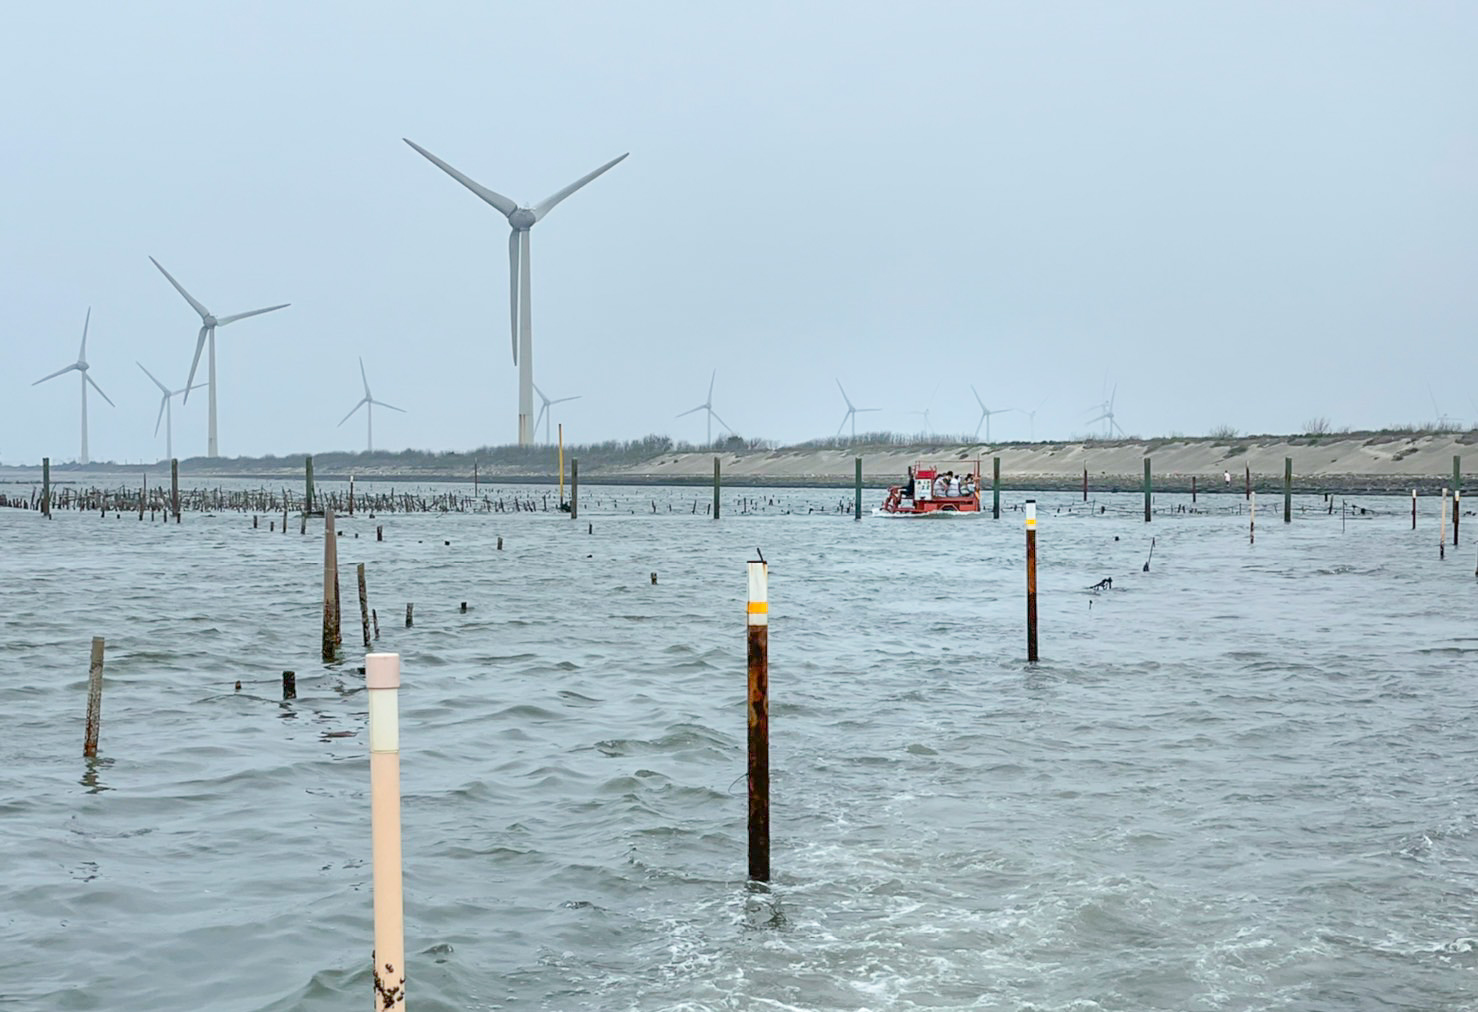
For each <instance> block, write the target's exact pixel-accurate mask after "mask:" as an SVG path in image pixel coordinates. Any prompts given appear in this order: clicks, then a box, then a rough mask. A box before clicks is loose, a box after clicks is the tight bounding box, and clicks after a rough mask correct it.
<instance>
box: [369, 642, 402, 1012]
mask: <svg viewBox="0 0 1478 1012" xmlns="http://www.w3.org/2000/svg"><path fill="white" fill-rule="evenodd" d="M364 681H365V686H366V688H368V690H369V692H368V695H369V747H370V838H371V841H372V842H371V854H372V857H373V865H374V889H375V896H374V907H375V949H374V954H373V960H374V988H375V995H374V1007H375V1010H376V1012H392V1010H393V1012H404V1010H405V978H406V972H405V923H404V919H405V908H404V901H403V899H402V894H401V873H402V869H401V853H400V655H399V654H369V655H367V656H366V657H365V659H364Z"/></svg>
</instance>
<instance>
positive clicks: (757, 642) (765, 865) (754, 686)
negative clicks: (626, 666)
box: [748, 559, 770, 882]
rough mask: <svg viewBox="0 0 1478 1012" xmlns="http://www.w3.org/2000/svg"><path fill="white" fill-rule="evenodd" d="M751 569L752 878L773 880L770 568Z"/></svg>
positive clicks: (755, 564) (757, 564)
mask: <svg viewBox="0 0 1478 1012" xmlns="http://www.w3.org/2000/svg"><path fill="white" fill-rule="evenodd" d="M748 568H749V878H750V880H751V881H754V882H768V881H770V567H769V564H768V563H766V562H765V561H764V560H763V559H760V560H758V561H752V562H750V563H749V564H748Z"/></svg>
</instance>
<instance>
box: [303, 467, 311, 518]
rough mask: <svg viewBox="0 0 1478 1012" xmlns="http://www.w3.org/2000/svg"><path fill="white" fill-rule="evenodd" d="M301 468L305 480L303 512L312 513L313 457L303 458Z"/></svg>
mask: <svg viewBox="0 0 1478 1012" xmlns="http://www.w3.org/2000/svg"><path fill="white" fill-rule="evenodd" d="M303 470H304V473H305V482H306V484H305V488H306V491H304V493H303V512H304V513H312V512H313V458H312V456H309V457H308V458H307V460H305V461H304V462H303Z"/></svg>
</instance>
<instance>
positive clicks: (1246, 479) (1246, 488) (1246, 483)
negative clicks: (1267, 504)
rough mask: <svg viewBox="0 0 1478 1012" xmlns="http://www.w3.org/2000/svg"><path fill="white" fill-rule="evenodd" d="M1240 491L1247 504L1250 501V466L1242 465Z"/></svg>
mask: <svg viewBox="0 0 1478 1012" xmlns="http://www.w3.org/2000/svg"><path fill="white" fill-rule="evenodd" d="M1242 489H1243V494H1244V496H1245V497H1246V499H1247V501H1248V502H1251V501H1252V465H1251V464H1243V465H1242Z"/></svg>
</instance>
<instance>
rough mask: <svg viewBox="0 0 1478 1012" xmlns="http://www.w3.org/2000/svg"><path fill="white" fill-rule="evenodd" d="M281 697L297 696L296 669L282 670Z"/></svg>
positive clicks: (293, 697) (294, 697) (291, 697)
mask: <svg viewBox="0 0 1478 1012" xmlns="http://www.w3.org/2000/svg"><path fill="white" fill-rule="evenodd" d="M282 698H283V699H297V698H298V673H297V672H296V671H284V672H283V673H282Z"/></svg>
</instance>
